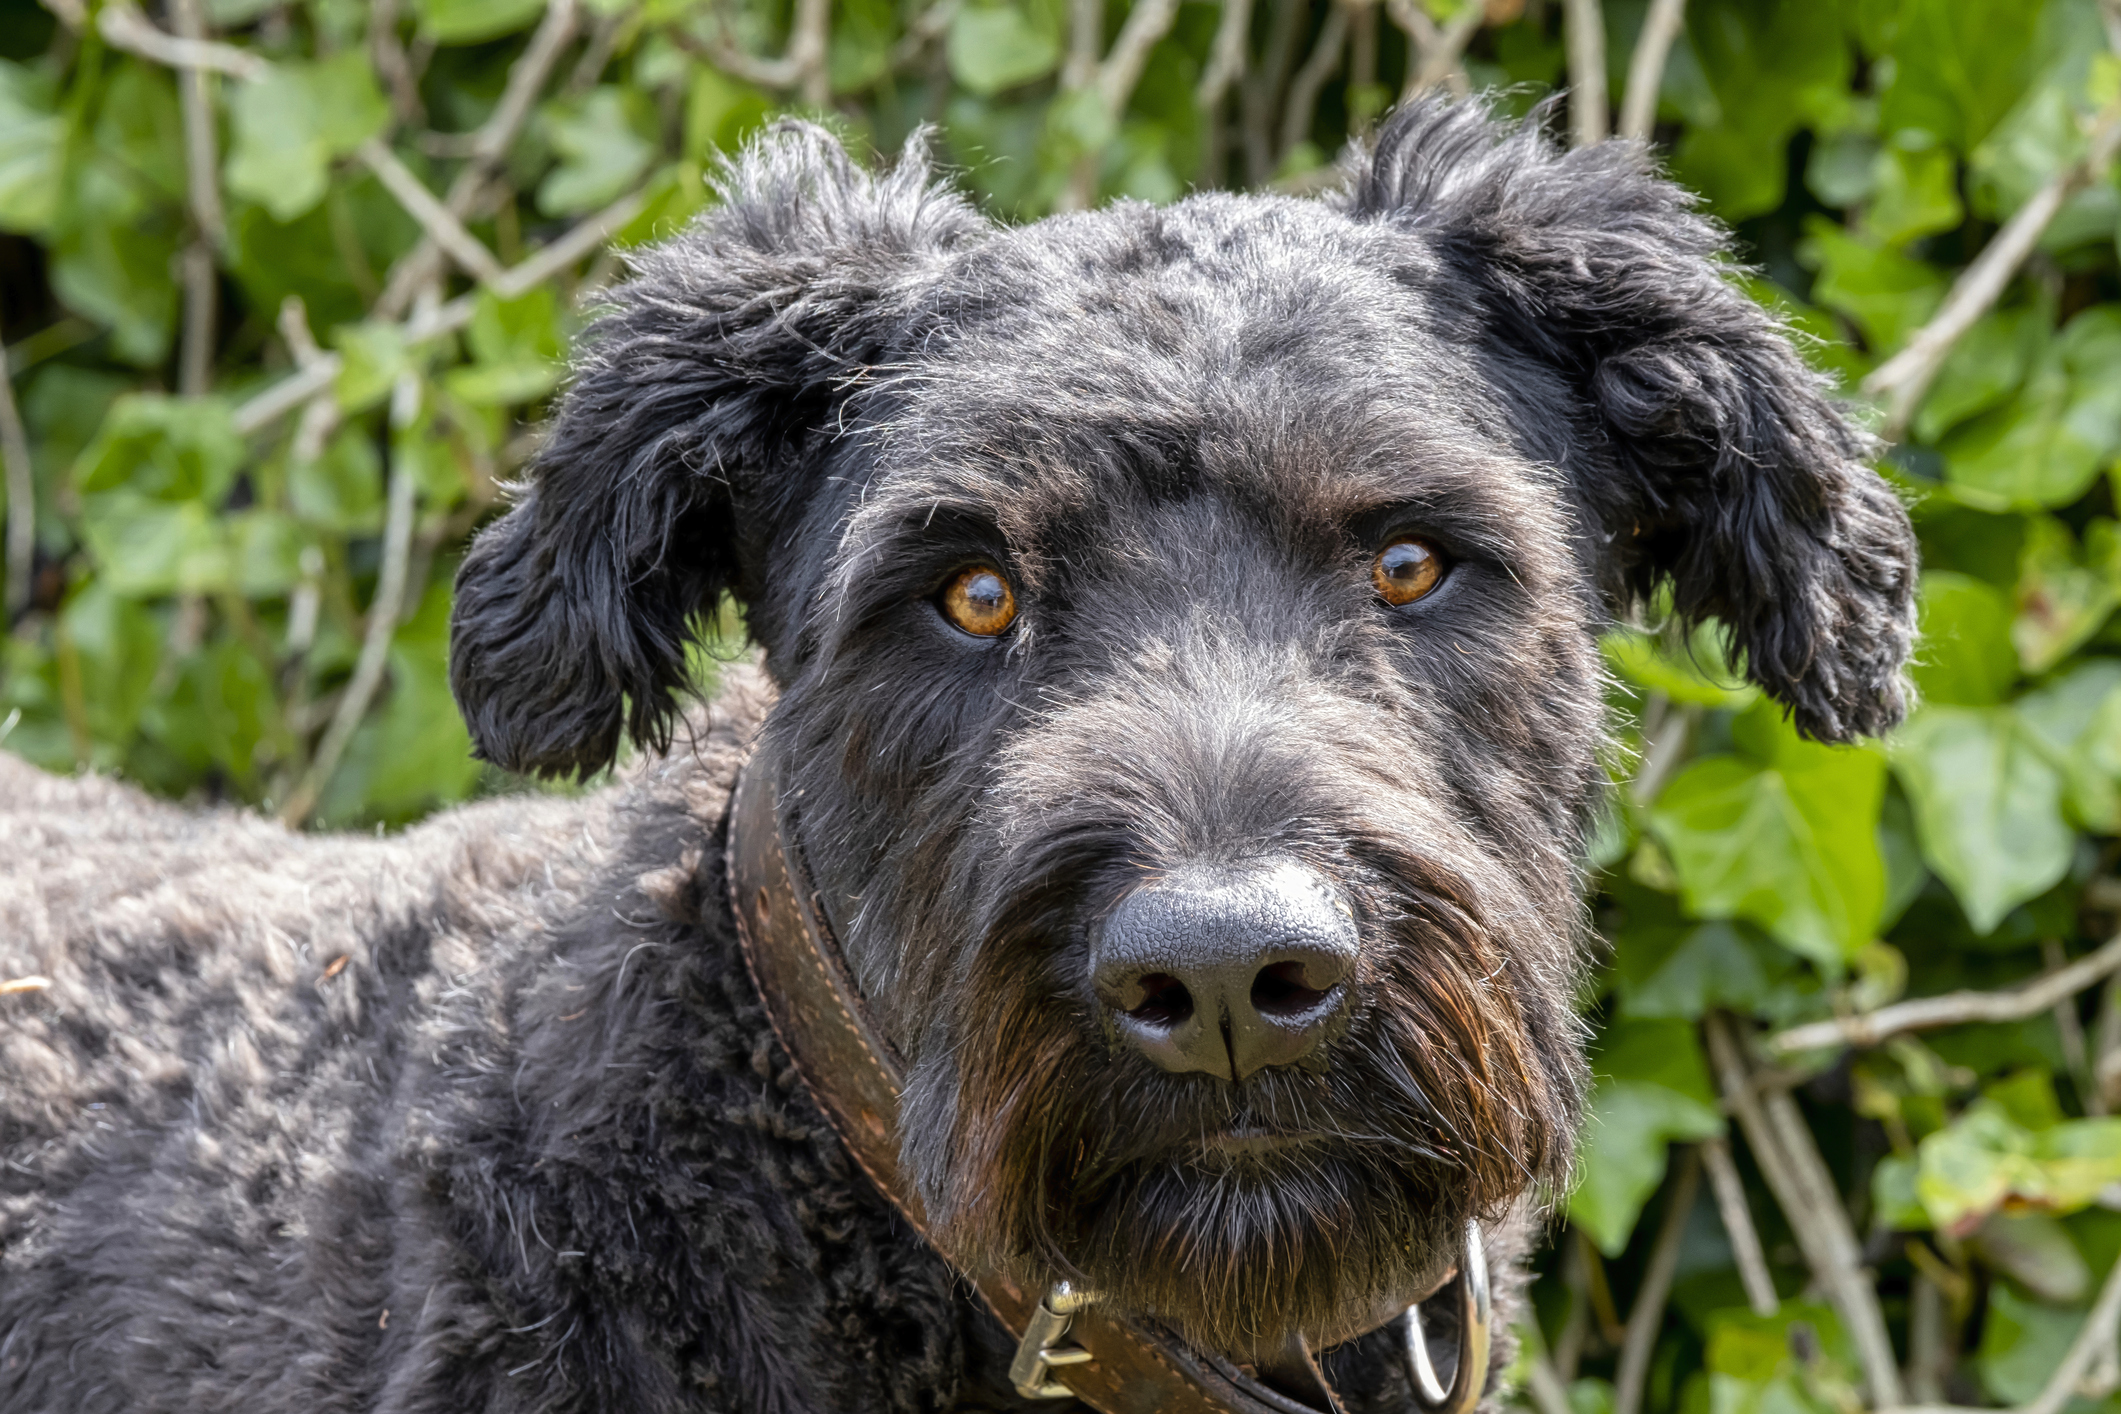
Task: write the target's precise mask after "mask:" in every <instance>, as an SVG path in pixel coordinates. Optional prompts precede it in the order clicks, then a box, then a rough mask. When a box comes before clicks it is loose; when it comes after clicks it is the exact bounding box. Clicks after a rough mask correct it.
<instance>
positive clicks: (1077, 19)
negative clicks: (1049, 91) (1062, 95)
mask: <svg viewBox="0 0 2121 1414" xmlns="http://www.w3.org/2000/svg"><path fill="white" fill-rule="evenodd" d="M1104 47H1105V0H1068V53H1067V57H1065V58H1064V59H1062V60H1061V71H1060V86H1061V87H1062V88H1063V89H1078V88H1088V87H1089V86H1090V84H1091V82H1092V81H1093V80H1095V79H1096V77H1097V56H1098V53H1099V51H1101V50H1102V49H1103V48H1104Z"/></svg>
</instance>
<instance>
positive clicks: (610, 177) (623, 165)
mask: <svg viewBox="0 0 2121 1414" xmlns="http://www.w3.org/2000/svg"><path fill="white" fill-rule="evenodd" d="M654 123H655V113H654V111H653V109H652V107H651V106H650V105H649V103H648V100H647V97H646V95H644V94H642V93H640V92H639V91H637V90H634V89H622V88H617V87H613V86H610V85H606V86H604V87H602V88H594V89H591V90H590V91H589V92H588V93H586V94H584V95H582V96H581V97H580V98H578V99H562V100H560V101H558V102H555V103H553V104H550V105H548V106H547V108H546V109H545V113H544V126H545V134H546V137H547V139H548V140H549V141H550V142H551V143H552V150H553V151H554V152H556V153H558V154H559V157H560V164H559V165H558V166H557V167H555V168H553V169H552V171H551V172H549V173H547V174H546V177H545V180H544V181H543V182H541V183H539V184H538V210H540V211H542V212H544V213H545V214H546V215H548V216H578V215H581V214H582V213H583V212H587V211H594V210H596V209H597V208H598V207H600V206H606V205H609V204H610V203H611V202H613V201H616V200H617V199H618V198H619V197H620V196H621V195H623V194H624V193H625V192H626V191H627V190H628V189H630V188H631V187H632V186H633V185H634V183H635V182H637V181H639V180H640V178H641V174H642V173H644V172H646V171H647V170H648V165H649V164H650V163H651V162H653V161H654V160H655V155H656V148H655V144H654V143H653V142H651V141H650V140H649V139H648V138H647V137H645V136H643V134H644V133H646V132H653V131H654Z"/></svg>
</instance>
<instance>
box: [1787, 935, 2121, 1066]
mask: <svg viewBox="0 0 2121 1414" xmlns="http://www.w3.org/2000/svg"><path fill="white" fill-rule="evenodd" d="M2116 971H2121V937H2116V938H2114V939H2113V940H2112V941H2111V942H2109V943H2108V944H2107V945H2106V946H2105V947H2103V948H2100V949H2099V950H2098V951H2097V952H2094V953H2088V954H2086V955H2085V956H2083V957H2080V958H2078V959H2077V960H2076V961H2075V962H2073V963H2071V964H2070V965H2069V966H2067V967H2065V968H2062V969H2061V970H2060V971H2057V972H2050V973H2048V974H2047V975H2046V976H2044V977H2040V978H2036V979H2035V980H2033V981H2031V982H2028V983H2026V984H2025V985H2024V986H2022V987H2018V988H2015V989H2013V990H2011V991H2008V992H1948V993H1946V994H1945V995H1943V996H1941V997H1918V998H1916V999H1915V1000H1914V1001H1911V1002H1897V1003H1895V1004H1894V1005H1892V1006H1888V1007H1880V1008H1879V1009H1878V1010H1876V1011H1873V1012H1865V1013H1863V1014H1862V1015H1860V1016H1841V1017H1836V1018H1834V1019H1833V1020H1831V1021H1814V1022H1811V1023H1810V1024H1808V1025H1804V1026H1794V1027H1791V1028H1790V1029H1789V1030H1787V1031H1784V1032H1781V1033H1779V1034H1777V1035H1774V1036H1770V1037H1768V1039H1767V1041H1766V1043H1765V1049H1766V1050H1767V1052H1768V1053H1769V1054H1770V1055H1775V1056H1787V1055H1794V1054H1796V1053H1797V1052H1799V1051H1815V1050H1819V1049H1822V1048H1824V1047H1827V1046H1875V1045H1878V1044H1880V1043H1881V1042H1883V1041H1885V1040H1887V1039H1888V1038H1890V1037H1893V1036H1897V1035H1899V1034H1900V1033H1901V1032H1903V1031H1926V1030H1930V1029H1932V1028H1935V1027H1939V1026H1958V1025H1960V1024H1962V1023H1964V1022H1969V1021H2023V1020H2025V1019H2026V1018H2027V1017H2030V1016H2037V1015H2039V1014H2040V1013H2041V1012H2043V1011H2047V1010H2049V1009H2050V1008H2052V1007H2054V1006H2055V1005H2056V1004H2057V1003H2059V1002H2061V1001H2062V999H2063V998H2065V997H2069V996H2073V995H2075V994H2076V993H2078V992H2081V991H2083V990H2084V989H2085V988H2086V987H2089V986H2091V985H2092V984H2093V983H2094V982H2097V981H2099V980H2101V979H2102V978H2105V977H2108V976H2110V975H2112V974H2113V973H2115V972H2116Z"/></svg>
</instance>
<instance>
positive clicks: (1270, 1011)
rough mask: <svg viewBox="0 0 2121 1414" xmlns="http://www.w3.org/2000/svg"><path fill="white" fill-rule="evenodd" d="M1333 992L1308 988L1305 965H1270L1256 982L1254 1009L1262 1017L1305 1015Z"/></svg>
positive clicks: (1253, 981) (1253, 998) (1295, 963)
mask: <svg viewBox="0 0 2121 1414" xmlns="http://www.w3.org/2000/svg"><path fill="white" fill-rule="evenodd" d="M1331 990H1332V988H1331V987H1328V988H1326V989H1325V990H1324V991H1321V990H1320V989H1318V988H1316V987H1312V986H1309V985H1307V983H1306V980H1305V976H1304V965H1303V964H1302V963H1301V962H1274V963H1269V964H1268V965H1267V966H1265V967H1262V968H1261V969H1259V975H1258V976H1256V977H1254V978H1253V979H1252V1009H1253V1010H1254V1011H1256V1012H1258V1013H1259V1014H1260V1015H1261V1016H1281V1017H1296V1016H1302V1015H1303V1014H1304V1013H1306V1012H1308V1011H1311V1010H1313V1009H1314V1008H1316V1007H1317V1006H1318V1004H1319V1003H1320V1002H1322V1001H1324V1000H1325V999H1326V997H1327V995H1328V993H1330V992H1331Z"/></svg>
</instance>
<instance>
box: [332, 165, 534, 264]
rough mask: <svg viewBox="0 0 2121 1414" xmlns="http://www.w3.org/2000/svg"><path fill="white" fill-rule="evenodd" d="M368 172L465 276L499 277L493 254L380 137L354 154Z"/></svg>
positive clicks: (497, 262) (496, 261) (498, 262)
mask: <svg viewBox="0 0 2121 1414" xmlns="http://www.w3.org/2000/svg"><path fill="white" fill-rule="evenodd" d="M357 155H358V156H359V157H360V159H361V161H362V162H363V163H365V164H366V165H367V167H368V170H369V171H371V172H374V173H375V174H376V180H378V181H380V182H381V183H382V184H383V189H384V190H385V191H387V192H389V193H390V194H391V195H392V196H393V197H395V198H397V202H398V205H400V206H402V207H404V208H405V210H406V212H407V213H408V214H410V215H411V217H412V219H413V220H415V221H418V222H419V223H420V227H421V229H422V230H424V231H426V232H427V235H428V239H430V240H432V241H433V242H434V243H435V244H436V245H438V246H440V247H441V248H442V249H443V251H445V252H446V253H447V254H448V256H449V258H450V259H451V260H454V261H455V262H456V263H457V264H458V265H460V266H462V267H463V268H464V271H465V273H467V274H470V275H474V276H476V277H477V278H479V279H481V280H496V279H499V278H500V276H501V273H502V271H501V262H500V261H498V260H496V259H494V256H493V252H492V251H490V250H488V249H487V248H486V247H485V246H484V245H482V244H480V242H479V238H478V237H477V236H474V235H473V234H472V233H471V232H469V231H467V230H465V229H464V223H463V222H462V221H459V220H458V219H457V218H456V216H455V215H454V214H453V213H452V212H451V211H450V210H449V208H448V207H446V206H444V205H443V204H442V203H441V202H440V201H437V200H436V199H435V195H434V193H433V192H431V191H429V190H428V189H427V188H426V187H425V186H423V185H422V184H421V182H420V179H419V178H418V177H415V176H414V175H413V174H412V173H411V172H410V171H408V170H406V167H405V164H404V163H403V162H400V161H399V160H398V156H397V154H396V153H394V152H392V151H391V150H390V148H389V147H388V146H386V145H385V144H384V142H383V139H381V138H379V137H372V138H370V139H369V140H368V141H366V142H364V143H362V144H361V147H360V150H359V152H358V154H357Z"/></svg>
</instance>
